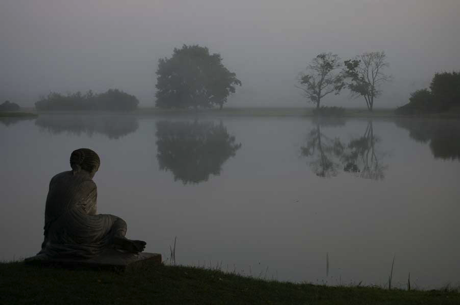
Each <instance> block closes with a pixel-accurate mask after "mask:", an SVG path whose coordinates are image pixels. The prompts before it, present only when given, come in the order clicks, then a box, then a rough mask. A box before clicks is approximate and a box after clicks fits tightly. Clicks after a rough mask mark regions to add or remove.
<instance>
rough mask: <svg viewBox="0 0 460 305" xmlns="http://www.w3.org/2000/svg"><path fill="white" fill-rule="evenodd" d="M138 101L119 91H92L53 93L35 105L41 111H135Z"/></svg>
mask: <svg viewBox="0 0 460 305" xmlns="http://www.w3.org/2000/svg"><path fill="white" fill-rule="evenodd" d="M138 104H139V101H138V99H137V98H136V97H135V96H134V95H130V94H128V93H125V92H123V91H121V90H118V89H109V90H107V92H105V93H100V94H94V93H93V92H92V91H91V90H89V91H88V92H86V93H84V94H82V93H81V92H76V93H69V94H67V95H62V94H60V93H56V92H51V93H50V94H48V96H47V97H43V98H41V99H40V100H39V101H38V102H36V103H35V108H36V109H37V110H39V111H133V110H135V109H137V105H138Z"/></svg>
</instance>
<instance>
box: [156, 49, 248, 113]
mask: <svg viewBox="0 0 460 305" xmlns="http://www.w3.org/2000/svg"><path fill="white" fill-rule="evenodd" d="M156 74H157V84H156V88H157V92H156V98H157V99H156V103H155V104H156V106H157V107H160V108H191V107H193V108H199V107H201V108H209V107H213V106H218V107H220V108H221V109H222V107H223V105H224V104H225V103H226V102H227V97H228V96H229V95H230V94H231V93H235V86H236V85H239V86H241V81H240V80H238V79H237V78H236V74H235V73H233V72H230V71H229V70H228V69H227V68H226V67H225V66H224V65H223V64H222V57H221V56H220V54H217V53H214V54H210V53H209V50H208V48H206V47H200V46H198V45H192V46H187V45H184V46H183V47H182V48H181V49H177V48H176V49H174V52H173V55H172V57H171V58H163V59H160V60H159V62H158V70H157V72H156Z"/></svg>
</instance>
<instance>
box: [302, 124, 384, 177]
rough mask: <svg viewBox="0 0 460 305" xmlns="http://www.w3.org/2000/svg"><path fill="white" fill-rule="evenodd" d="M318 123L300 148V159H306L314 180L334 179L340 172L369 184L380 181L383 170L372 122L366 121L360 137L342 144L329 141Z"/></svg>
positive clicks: (337, 139) (334, 139)
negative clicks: (371, 181)
mask: <svg viewBox="0 0 460 305" xmlns="http://www.w3.org/2000/svg"><path fill="white" fill-rule="evenodd" d="M321 125H322V122H320V121H317V122H316V128H314V129H312V130H311V131H310V133H309V134H308V136H307V144H306V146H303V147H301V155H302V156H303V157H306V158H309V159H311V160H312V161H310V162H309V166H310V168H311V169H312V171H313V172H314V173H315V174H316V175H317V176H318V177H323V178H326V177H335V176H337V174H338V172H339V170H340V169H342V168H343V171H344V172H347V173H354V174H355V175H357V176H359V177H361V178H364V179H372V180H381V179H384V177H385V175H384V171H385V169H386V168H387V166H385V165H383V164H382V162H381V159H382V158H383V154H381V153H378V152H377V143H378V142H380V139H379V138H378V137H377V136H374V128H373V125H372V121H369V122H368V124H367V127H366V130H365V132H364V135H363V136H362V137H359V138H355V139H352V140H351V141H350V142H349V143H348V144H344V143H343V142H342V141H341V139H340V138H338V137H335V138H332V137H329V136H327V135H325V134H324V133H323V132H321Z"/></svg>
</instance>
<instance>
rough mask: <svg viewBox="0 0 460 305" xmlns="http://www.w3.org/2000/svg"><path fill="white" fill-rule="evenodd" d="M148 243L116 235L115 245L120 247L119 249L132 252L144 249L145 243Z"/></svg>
mask: <svg viewBox="0 0 460 305" xmlns="http://www.w3.org/2000/svg"><path fill="white" fill-rule="evenodd" d="M146 244H147V243H146V242H145V241H142V240H131V239H127V238H125V237H116V238H115V245H117V246H118V247H119V249H121V250H124V251H127V252H131V253H139V252H142V251H144V249H145V245H146Z"/></svg>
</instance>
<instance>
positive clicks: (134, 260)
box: [24, 250, 161, 271]
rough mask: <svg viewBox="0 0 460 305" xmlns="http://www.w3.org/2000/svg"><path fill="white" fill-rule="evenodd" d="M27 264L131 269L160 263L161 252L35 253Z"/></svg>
mask: <svg viewBox="0 0 460 305" xmlns="http://www.w3.org/2000/svg"><path fill="white" fill-rule="evenodd" d="M24 263H25V264H27V265H39V266H59V267H63V268H77V269H80V268H81V269H88V268H89V269H108V270H117V271H132V270H135V269H138V268H139V267H142V266H144V265H145V264H161V254H157V253H148V252H142V253H138V254H134V253H127V252H120V251H116V250H107V251H105V252H103V253H101V254H100V255H98V256H96V257H93V258H90V259H64V258H46V257H45V256H43V255H40V254H38V255H36V256H33V257H30V258H27V259H26V260H25V261H24Z"/></svg>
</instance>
